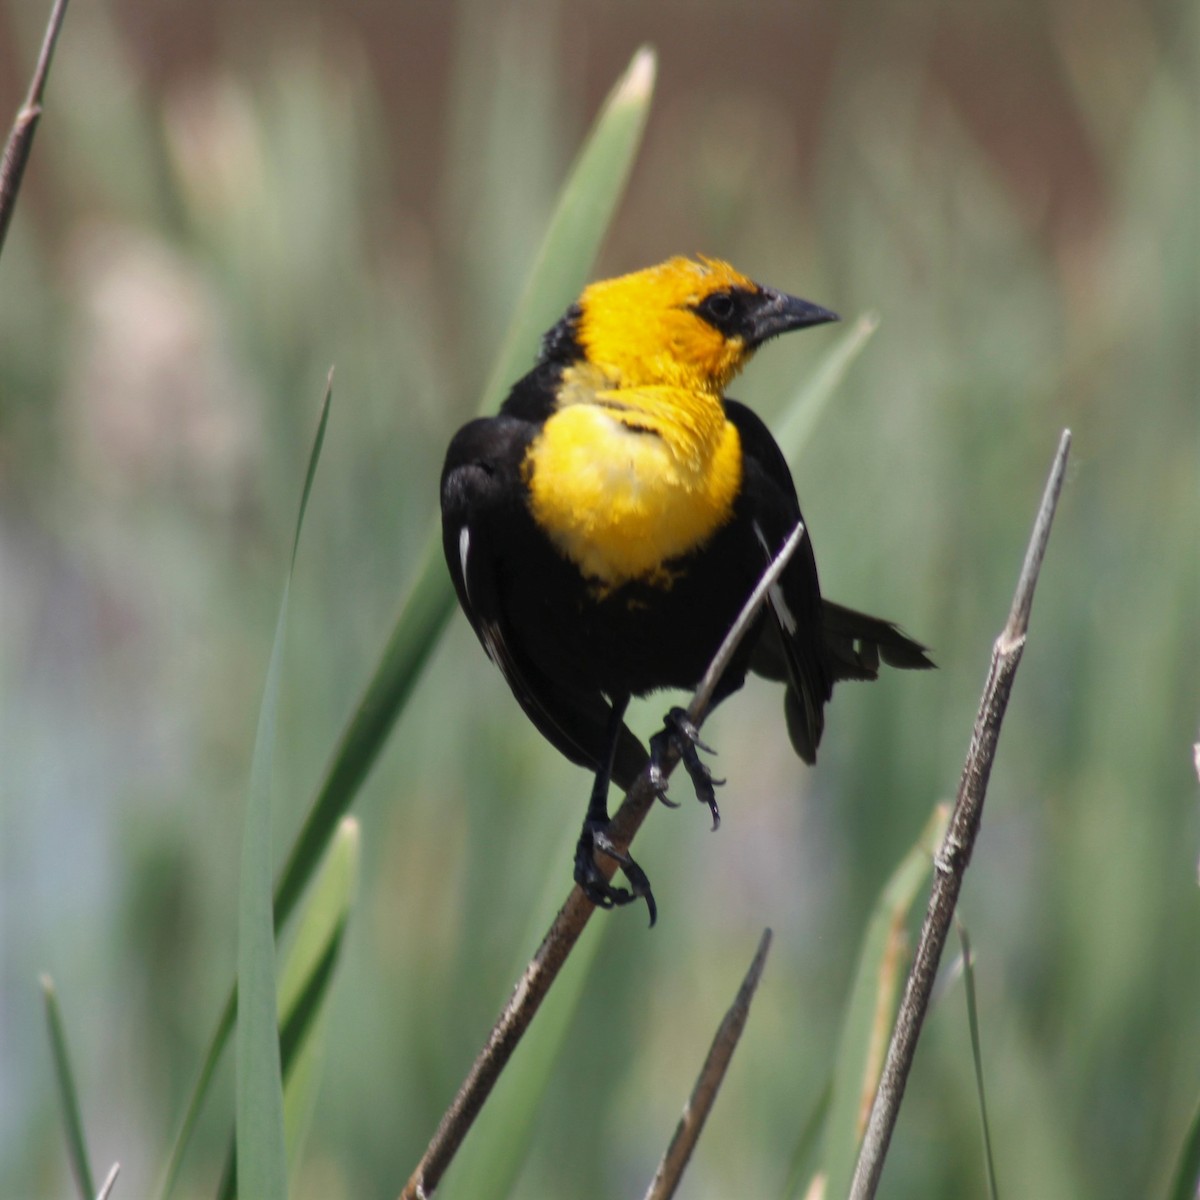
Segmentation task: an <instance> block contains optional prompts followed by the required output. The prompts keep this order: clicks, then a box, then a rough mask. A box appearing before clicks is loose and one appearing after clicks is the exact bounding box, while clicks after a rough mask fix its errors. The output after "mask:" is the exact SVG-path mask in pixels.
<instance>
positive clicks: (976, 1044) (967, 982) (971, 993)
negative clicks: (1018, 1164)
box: [955, 920, 1000, 1200]
mask: <svg viewBox="0 0 1200 1200" xmlns="http://www.w3.org/2000/svg"><path fill="white" fill-rule="evenodd" d="M955 924H956V925H957V926H958V939H959V941H960V942H961V943H962V963H963V984H964V987H965V991H966V994H967V1024H968V1026H969V1027H970V1031H971V1054H972V1057H973V1058H974V1060H975V1088H976V1091H977V1092H978V1094H979V1121H980V1124H981V1125H982V1127H983V1155H984V1161H985V1163H986V1165H987V1178H988V1196H989V1197H990V1198H991V1200H999V1197H1000V1189H999V1188H998V1187H997V1186H996V1164H995V1162H994V1161H993V1159H992V1133H991V1126H990V1125H989V1123H988V1115H987V1097H986V1095H985V1094H984V1090H983V1053H982V1051H981V1050H980V1041H979V1012H978V1009H977V1006H976V1004H975V964H974V962H973V961H972V960H971V940H970V938H969V937H968V936H967V930H966V927H965V926H964V925H963V924H962V922H961V921H958V920H956V921H955Z"/></svg>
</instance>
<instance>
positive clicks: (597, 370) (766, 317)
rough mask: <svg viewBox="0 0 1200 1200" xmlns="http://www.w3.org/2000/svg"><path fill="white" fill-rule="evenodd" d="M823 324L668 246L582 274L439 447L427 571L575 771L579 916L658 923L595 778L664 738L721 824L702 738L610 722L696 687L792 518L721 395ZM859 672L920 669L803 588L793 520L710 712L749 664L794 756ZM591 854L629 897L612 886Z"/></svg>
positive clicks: (767, 462)
mask: <svg viewBox="0 0 1200 1200" xmlns="http://www.w3.org/2000/svg"><path fill="white" fill-rule="evenodd" d="M836 320H838V317H837V315H836V314H835V313H833V312H831V311H830V310H829V309H827V308H823V307H821V306H820V305H818V304H813V303H811V302H809V301H807V300H801V299H798V298H797V297H795V296H792V295H789V294H787V293H785V292H781V291H778V290H776V289H774V288H771V287H767V286H764V285H762V284H758V283H755V282H754V281H753V280H751V279H749V278H747V277H746V276H744V275H742V274H740V273H739V272H738V271H737V270H735V269H734V268H733V267H732V266H730V265H729V264H728V263H726V262H724V261H722V260H719V259H715V258H707V257H703V256H699V257H696V258H690V257H682V256H679V257H674V258H670V259H668V260H667V261H665V262H662V263H660V264H658V265H657V266H652V267H648V268H646V269H643V270H639V271H635V272H632V273H630V274H626V275H621V276H618V277H616V278H612V279H605V280H600V281H597V282H594V283H591V284H590V285H588V286H587V287H586V288H585V289H584V291H583V292H582V294H581V295H580V296H579V299H578V300H577V301H576V302H575V303H574V304H572V305H571V306H570V307H569V308H568V309H567V310H566V312H565V314H564V315H563V316H562V317H561V319H560V320H558V321H557V322H556V323H555V325H554V326H553V327H552V328H551V329H550V330H549V331H548V332H547V333H546V334H545V335H544V336H543V338H542V339H541V344H540V348H539V351H538V354H537V358H536V361H535V363H534V365H533V367H532V369H531V370H530V371H529V372H528V373H527V374H526V375H524V376H523V377H522V378H520V379H518V380H517V381H516V382H515V383H514V384H513V385H512V387H511V389H510V390H509V392H508V395H507V397H506V399H505V400H504V401H503V403H502V404H501V406H500V409H499V412H498V413H497V414H496V415H494V416H484V417H478V418H476V419H474V420H472V421H470V422H468V423H467V424H466V425H464V426H463V427H462V428H461V429H459V430H458V432H457V433H456V434H455V435H454V437H453V438H452V440H451V442H450V445H449V448H448V450H447V453H446V458H445V463H444V466H443V470H442V475H441V513H442V541H443V549H444V552H445V557H446V564H447V567H448V568H449V572H450V575H451V577H452V579H453V582H454V588H455V591H456V593H457V596H458V601H459V604H460V605H461V607H462V610H463V612H464V613H465V614H466V617H467V619H468V621H469V622H470V624H471V626H472V628H473V629H474V631H475V633H476V635H477V636H478V638H479V641H480V642H481V643H482V645H483V648H484V650H485V651H486V652H487V654H488V656H489V657H490V658H491V659H492V661H493V662H494V663H495V664H496V666H497V667H499V669H500V671H501V673H502V674H503V676H504V678H505V680H506V681H507V683H508V686H509V687H510V689H511V690H512V692H513V694H514V696H515V698H516V700H517V702H518V703H519V704H520V706H521V708H522V709H523V710H524V712H525V714H526V715H527V716H528V718H529V719H530V720H531V721H532V722H533V724H534V725H535V726H536V727H537V729H538V730H539V731H540V732H541V733H542V735H543V736H544V737H545V738H546V739H547V740H548V741H549V742H550V743H551V744H552V745H553V746H554V747H555V748H557V749H558V750H559V751H560V752H561V753H562V754H563V755H564V756H565V757H566V758H567V759H569V760H570V761H571V762H572V763H575V764H577V765H578V766H580V767H583V768H586V769H587V770H589V771H591V772H593V775H594V782H593V785H592V789H591V792H590V795H589V799H588V806H587V813H586V816H585V819H584V822H583V828H582V831H581V834H580V837H579V840H578V842H577V844H576V849H575V863H574V878H575V881H576V883H578V884H579V886H580V888H581V889H582V890H583V893H584V895H585V896H586V897H587V898H588V899H589V900H590V901H591V902H592V903H593V904H595V905H597V906H599V907H603V908H612V907H616V906H619V905H624V904H628V903H629V902H630V901H633V900H636V899H638V898H639V897H641V898H643V899H644V900H645V902H646V904H647V906H648V909H649V914H650V924H651V925H653V924H654V922H655V919H656V916H657V905H656V902H655V898H654V894H653V891H652V889H651V887H650V882H649V879H648V878H647V876H646V873H645V871H644V870H643V869H642V868H641V866H640V865H639V864H638V863H637V862H635V861H634V859H633V858H632V857H631V856H630V855H629V854H628V852H627V851H623V850H619V849H618V848H617V847H616V846H615V845H614V844H613V841H612V839H611V838H610V837H609V832H608V829H609V814H608V793H609V789H610V783H615V784H616V785H617V786H618V787H619V788H621V789H622V790H623V791H628V790H629V788H630V787H631V786H632V785H633V783H634V781H635V780H636V779H637V777H638V776H639V775H640V774H641V773H642V772H643V770H645V769H646V768H647V766H650V765H653V766H654V767H655V768H660V765H661V764H662V762H663V760H664V757H665V756H666V754H667V753H668V752H669V751H670V750H671V749H672V748H673V749H674V751H675V752H676V753H677V754H678V755H679V757H680V759H681V761H682V763H683V765H684V767H685V768H686V769H687V772H688V774H689V776H690V777H691V780H692V783H693V786H694V789H695V791H696V795H697V797H698V798H699V799H700V800H702V801H703V802H704V803H706V804H707V805H708V807H709V809H710V810H711V814H712V819H713V828H714V829H715V828H716V827H717V825H718V824H719V821H720V811H719V809H718V806H717V802H716V795H715V792H714V785H715V784H717V783H720V782H723V781H718V780H714V779H713V777H712V774H711V772H710V771H709V769H708V767H707V765H706V764H705V763H704V762H703V761H702V760H701V759H700V757H699V754H698V753H697V751H698V749H703V750H705V751H708V750H709V747H707V746H704V745H703V743H700V742H699V739H698V735H697V731H696V729H695V728H694V726H692V724H691V722H690V721H689V720H688V718H687V714H686V712H685V711H684V710H683V709H681V708H672V709H671V710H670V711H669V712H668V713H667V714H666V717H665V718H664V725H663V729H662V730H661V731H660V732H658V733H656V734H655V735H654V737H652V738H651V739H650V746H649V749H648V748H647V747H646V745H645V744H643V742H642V741H641V740H640V739H639V738H638V737H637V735H636V734H635V733H633V732H632V731H631V730H630V728H629V727H628V725H626V723H625V720H624V718H625V712H626V708H627V706H628V704H629V701H630V699H631V698H632V697H634V696H639V697H640V696H645V695H648V694H650V693H653V692H656V691H659V690H661V689H668V688H683V689H692V688H694V687H695V686H696V685H697V683H698V682H699V680H700V679H701V677H702V676H703V674H704V672H705V670H706V669H707V667H708V665H709V663H710V661H711V660H712V658H713V656H714V655H715V653H716V651H717V649H718V647H719V646H720V644H721V642H722V640H723V639H724V637H725V634H726V633H727V632H728V630H729V628H730V626H731V625H732V624H733V622H734V620H735V619H736V617H737V615H738V613H739V611H740V610H741V608H742V606H743V604H744V603H745V601H746V599H747V597H748V596H749V594H750V592H751V591H752V590H753V588H754V587H755V585H756V584H757V582H758V581H759V579H760V577H761V576H762V574H763V571H764V570H765V568H766V566H767V565H768V564H769V563H770V561H771V560H772V558H773V557H774V555H775V554H776V553H777V552H778V551H779V549H780V547H781V546H782V545H783V543H784V542H785V541H786V540H787V538H788V536H789V535H790V534H791V533H792V531H793V530H794V529H795V528H796V527H797V525H799V524H801V523H802V522H803V518H802V515H801V512H800V504H799V501H798V499H797V495H796V488H795V485H794V483H793V480H792V475H791V472H790V470H789V469H788V464H787V461H786V459H785V458H784V455H783V453H782V451H781V450H780V449H779V446H778V445H777V444H776V442H775V440H774V438H773V437H772V436H771V433H770V432H769V430H768V429H767V426H766V425H765V424H764V423H763V421H762V420H761V419H760V418H759V417H758V416H757V415H756V414H755V413H754V412H753V411H752V410H751V409H750V408H748V407H747V406H746V405H744V404H741V403H739V402H738V401H737V400H733V399H731V398H729V397H727V396H726V395H725V389H726V387H727V386H728V384H729V383H730V381H731V380H732V379H733V378H734V376H735V375H737V374H738V372H739V371H740V370H741V369H742V367H744V366H745V364H746V363H747V361H748V360H749V359H750V358H751V356H752V355H753V354H754V353H755V351H756V350H757V349H758V348H759V347H760V346H762V345H763V343H765V342H767V341H769V340H770V339H771V338H774V337H776V336H778V335H780V334H783V333H787V332H789V331H791V330H798V329H805V328H809V327H812V326H818V325H822V324H825V323H827V322H831V321H836ZM881 663H884V664H887V665H889V666H893V667H899V668H907V669H924V668H929V667H932V666H933V663H932V661H931V659H930V658H929V656H928V653H927V650H926V647H924V646H923V645H921V644H920V643H919V642H916V641H914V640H913V639H911V638H909V637H908V636H907V635H906V634H904V633H902V632H901V631H900V629H899V628H898V627H897V626H896V625H894V624H892V623H891V622H890V621H885V620H882V619H880V618H877V617H871V616H867V615H866V614H865V613H861V612H857V611H855V610H853V609H850V608H845V607H843V606H842V605H839V604H834V603H832V602H831V601H829V600H826V599H824V598H823V597H822V595H821V589H820V584H819V580H818V576H817V566H816V559H815V557H814V552H813V545H812V538H811V536H810V535H809V532H808V529H807V526H805V530H804V537H803V539H802V541H801V542H800V544H799V547H798V549H797V550H796V552H795V553H794V554H793V556H792V558H791V559H790V560H789V561H788V564H787V566H786V567H785V569H784V571H783V574H782V575H781V577H780V578H779V580H778V581H777V583H776V584H775V585H774V586H773V587H772V588H771V589H770V592H769V598H768V601H767V603H766V604H765V605H764V606H763V608H762V609H761V610H760V612H759V615H758V617H757V618H756V620H755V622H754V624H753V625H752V626H751V629H750V631H749V633H748V635H747V636H746V637H745V638H744V639H743V640H742V642H741V644H740V645H739V647H738V649H737V651H736V652H735V653H734V655H733V657H732V659H731V660H730V662H729V665H728V667H727V668H726V670H725V672H724V674H723V675H722V677H721V679H720V681H719V682H718V684H717V687H716V689H715V692H714V694H713V701H712V702H713V704H714V705H715V704H717V703H719V702H720V701H722V700H724V699H726V698H727V697H728V696H730V695H732V694H733V693H734V692H736V691H737V690H738V689H739V688H740V687H741V686H742V684H743V682H744V681H745V678H746V675H747V673H748V672H753V673H755V674H757V675H760V676H763V677H765V678H767V679H770V680H774V681H777V682H781V683H783V684H785V692H784V713H785V723H786V728H787V731H788V735H789V737H790V740H791V744H792V746H793V747H794V749H795V751H796V753H797V754H798V755H799V757H800V758H801V759H802V760H803V761H804V762H805V763H808V764H813V763H815V762H816V754H817V747H818V744H819V743H820V740H821V734H822V731H823V729H824V723H825V717H824V711H825V705H826V703H827V702H828V701H829V700H830V698H831V696H832V693H833V686H834V684H835V683H837V682H839V681H841V680H850V679H859V680H867V679H874V678H876V677H877V675H878V672H879V667H880V664H881ZM662 778H663V773H662V772H661V770H658V771H656V775H655V779H656V781H659V780H661V779H662ZM659 794H660V796H661V798H662V799H663V800H664V801H666V802H667V803H672V802H671V801H668V800H667V798H666V796H665V792H664V791H663V790H662V789H661V787H660V789H659ZM672 806H673V807H674V806H675V805H672ZM597 854H600V855H603V856H606V857H608V858H609V859H611V860H613V861H614V862H615V864H616V866H617V867H619V868H620V870H621V871H622V872H623V874H624V875H625V877H626V880H627V882H628V883H629V885H630V886H629V887H628V888H626V887H620V886H616V885H614V884H613V883H611V882H610V880H609V879H608V878H607V876H606V875H605V873H604V872H602V871H601V869H600V867H599V865H598V863H597Z"/></svg>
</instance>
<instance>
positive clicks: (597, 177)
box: [479, 46, 657, 413]
mask: <svg viewBox="0 0 1200 1200" xmlns="http://www.w3.org/2000/svg"><path fill="white" fill-rule="evenodd" d="M656 69H657V59H656V57H655V54H654V51H653V50H651V49H650V47H648V46H643V47H641V48H640V49H639V50H638V51H637V53H636V54H634V56H633V59H632V60H631V61H630V64H629V66H628V67H627V68H626V70H625V74H624V75H622V76H621V78H620V79H619V80H617V83H616V85H615V86H614V87H613V89H612V91H611V92H610V93H609V95H608V99H607V100H606V101H605V102H604V107H603V108H602V109H601V110H600V115H599V116H598V117H597V118H596V123H595V125H594V127H593V129H592V133H591V136H590V137H589V138H588V140H587V142H586V144H585V145H584V147H583V150H582V151H581V152H580V154H579V157H578V158H577V159H576V160H575V165H574V167H573V168H572V170H571V174H570V176H569V177H568V179H567V182H566V184H565V186H564V187H563V190H562V192H561V193H560V194H559V198H558V204H557V205H556V206H555V209H554V215H553V216H552V217H551V218H550V226H549V228H548V229H547V230H546V236H545V238H544V239H543V241H542V245H541V249H540V250H539V251H538V255H537V259H536V260H535V262H534V266H533V270H532V272H531V273H530V276H529V281H528V282H527V283H526V285H525V293H524V295H523V296H522V298H521V303H520V305H519V307H518V309H517V314H516V316H515V317H514V318H513V321H512V324H511V325H510V326H509V328H508V333H507V335H506V336H505V338H504V343H503V345H502V346H501V348H500V356H499V358H497V360H496V365H495V367H494V368H493V369H492V373H491V375H490V376H489V377H488V383H487V386H486V387H485V388H484V390H483V397H482V401H481V403H480V408H479V411H480V412H483V413H490V412H493V411H494V410H495V409H496V408H497V407H498V406H499V404H500V401H501V400H503V399H504V394H505V392H506V390H507V389H508V387H509V385H510V384H511V383H512V382H513V380H514V379H516V378H518V377H519V376H521V375H523V374H524V373H525V372H526V371H527V370H528V369H529V366H530V364H531V363H532V362H533V358H534V355H535V354H536V352H537V346H538V341H539V339H540V338H541V336H542V334H543V333H545V332H546V330H547V329H549V328H550V326H551V325H553V324H554V322H555V321H557V320H558V318H559V317H561V316H562V314H563V311H564V310H565V309H566V307H567V305H568V304H570V303H571V301H572V300H574V299H575V297H576V296H578V295H579V292H580V291H581V290H582V288H583V285H584V283H585V282H586V281H587V275H588V272H589V271H590V270H591V267H592V263H593V262H594V261H595V258H596V253H597V251H598V250H599V249H600V242H601V240H602V239H603V237H604V234H605V232H606V231H607V229H608V225H609V222H610V220H611V219H612V214H613V211H614V210H615V209H616V206H617V201H618V200H620V198H621V194H622V193H623V192H624V190H625V184H626V182H627V180H628V179H629V172H630V170H631V169H632V168H633V160H634V157H635V155H636V154H637V149H638V146H639V145H640V144H641V140H642V131H643V129H644V128H645V125H646V117H647V115H648V114H649V111H650V100H651V97H652V96H653V93H654V76H655V73H656Z"/></svg>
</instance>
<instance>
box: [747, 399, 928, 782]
mask: <svg viewBox="0 0 1200 1200" xmlns="http://www.w3.org/2000/svg"><path fill="white" fill-rule="evenodd" d="M725 411H726V413H727V414H728V416H729V419H730V420H731V421H732V422H733V424H734V425H735V426H736V427H737V430H738V433H739V434H740V435H741V438H742V451H743V458H744V460H745V472H746V476H745V482H744V485H743V491H744V493H745V494H744V502H745V503H746V504H747V505H748V507H749V513H750V519H751V520H752V521H753V522H754V523H755V528H756V530H757V531H758V532H759V533H760V536H763V537H764V538H765V541H766V544H767V546H768V547H769V555H774V554H775V553H776V552H777V551H778V549H779V547H780V546H781V545H782V544H783V541H784V540H785V539H786V537H787V536H788V534H789V533H790V532H791V531H792V529H794V528H795V525H796V522H797V521H799V520H802V517H801V515H800V502H799V501H798V500H797V498H796V489H795V485H794V484H793V482H792V474H791V471H789V470H788V465H787V461H786V460H785V459H784V457H783V452H782V451H781V450H780V449H779V447H778V446H777V445H776V443H775V439H774V438H773V437H772V436H771V433H770V430H768V429H767V427H766V426H765V425H764V424H763V423H762V421H761V420H760V419H759V418H758V417H757V416H756V415H755V414H754V413H753V412H752V411H751V410H750V409H748V408H746V407H745V405H742V404H739V403H737V401H735V400H726V402H725ZM770 611H771V615H772V620H770V621H767V622H764V623H763V632H762V634H761V635H760V637H759V641H758V644H757V645H756V647H755V650H754V656H753V658H752V659H751V663H750V666H751V669H752V670H754V671H756V672H757V673H758V674H760V675H764V676H766V677H767V678H768V679H776V680H781V681H786V682H787V685H788V689H787V695H786V697H785V699H784V711H785V713H786V715H787V724H788V733H789V735H790V736H791V739H792V745H793V746H794V747H795V749H796V753H797V754H799V755H800V757H801V758H802V759H804V761H805V762H808V763H811V762H814V761H815V760H816V754H817V745H818V743H819V742H820V740H821V733H822V730H823V729H824V725H825V718H824V706H825V702H826V701H827V700H829V698H830V696H831V695H832V694H833V685H834V684H835V683H837V682H839V681H840V680H843V679H875V678H877V677H878V675H879V664H880V663H881V662H883V663H885V664H886V665H888V666H891V667H899V668H902V669H905V670H925V669H928V668H931V667H932V666H933V665H934V664H933V662H932V661H931V660H930V658H929V656H928V655H927V653H926V648H925V647H924V646H922V645H921V643H920V642H916V641H914V640H913V639H912V638H910V637H908V636H907V635H906V634H904V633H901V632H900V630H899V629H898V628H897V627H896V626H895V625H893V624H892V623H891V622H890V621H884V620H882V619H881V618H879V617H872V616H868V615H867V614H866V613H861V612H856V611H855V610H854V609H851V608H845V607H843V606H842V605H840V604H835V603H833V601H831V600H824V599H822V597H821V589H820V584H819V581H818V578H817V564H816V559H815V558H814V557H813V549H812V540H811V538H809V537H808V536H807V534H806V536H805V539H804V541H803V543H801V545H800V546H798V547H797V549H796V553H795V554H794V555H793V556H792V559H791V562H789V564H788V566H787V568H786V569H785V571H784V573H783V577H782V579H781V580H780V585H779V589H778V592H777V593H775V594H772V595H771V597H770Z"/></svg>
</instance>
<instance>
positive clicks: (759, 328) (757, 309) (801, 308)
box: [747, 287, 840, 346]
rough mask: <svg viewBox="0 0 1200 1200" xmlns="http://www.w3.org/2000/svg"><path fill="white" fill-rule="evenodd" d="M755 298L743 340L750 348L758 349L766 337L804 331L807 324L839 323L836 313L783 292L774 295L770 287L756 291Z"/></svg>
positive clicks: (775, 292) (774, 291)
mask: <svg viewBox="0 0 1200 1200" xmlns="http://www.w3.org/2000/svg"><path fill="white" fill-rule="evenodd" d="M755 299H756V300H757V301H758V302H757V304H755V306H754V308H753V311H752V312H751V313H750V314H749V316H750V336H749V338H747V341H748V342H749V344H750V345H751V346H759V345H761V344H762V343H763V342H765V341H766V340H767V339H768V338H773V337H776V336H777V335H778V334H781V333H788V332H790V331H791V330H793V329H807V328H808V326H810V325H824V324H826V322H828V321H837V320H840V318H839V317H838V315H837V313H835V312H830V311H829V309H827V308H822V307H821V306H820V305H819V304H812V303H810V302H809V301H808V300H800V299H798V298H797V297H796V296H789V295H788V294H787V293H786V292H777V291H776V290H775V289H774V288H769V287H764V288H760V289H759V292H758V295H757V296H756V297H755Z"/></svg>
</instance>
